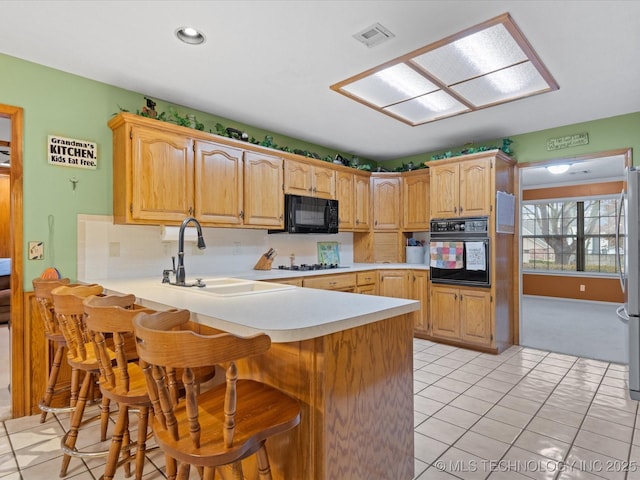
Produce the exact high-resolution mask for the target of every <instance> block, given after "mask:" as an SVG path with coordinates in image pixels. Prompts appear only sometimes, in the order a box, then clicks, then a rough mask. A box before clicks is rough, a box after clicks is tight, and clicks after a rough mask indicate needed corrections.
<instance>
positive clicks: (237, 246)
mask: <svg viewBox="0 0 640 480" xmlns="http://www.w3.org/2000/svg"><path fill="white" fill-rule="evenodd" d="M233 254H234V255H240V242H233Z"/></svg>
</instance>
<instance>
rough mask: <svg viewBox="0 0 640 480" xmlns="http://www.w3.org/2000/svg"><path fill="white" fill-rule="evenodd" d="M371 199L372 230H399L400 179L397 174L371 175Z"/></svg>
mask: <svg viewBox="0 0 640 480" xmlns="http://www.w3.org/2000/svg"><path fill="white" fill-rule="evenodd" d="M371 189H372V192H371V197H372V208H373V229H374V230H400V224H401V223H402V209H401V205H402V203H401V199H402V192H401V189H402V177H401V176H400V174H399V173H398V174H397V173H373V174H372V175H371Z"/></svg>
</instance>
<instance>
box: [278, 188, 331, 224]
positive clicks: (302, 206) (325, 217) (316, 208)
mask: <svg viewBox="0 0 640 480" xmlns="http://www.w3.org/2000/svg"><path fill="white" fill-rule="evenodd" d="M278 232H288V233H338V201H337V200H332V199H328V198H315V197H303V196H300V195H289V194H286V195H285V196H284V230H269V233H278Z"/></svg>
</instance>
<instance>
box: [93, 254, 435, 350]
mask: <svg viewBox="0 0 640 480" xmlns="http://www.w3.org/2000/svg"><path fill="white" fill-rule="evenodd" d="M367 265H369V264H367ZM370 265H371V266H368V267H362V264H359V265H358V267H349V268H340V269H337V271H339V272H341V273H342V272H345V271H361V270H370V269H372V268H381V265H380V264H370ZM384 265H386V266H388V267H386V268H399V267H391V265H392V264H384ZM402 265H405V267H404V268H407V267H406V265H407V264H402ZM419 266H420V265H415V266H411V268H414V267H419ZM361 267H362V268H361ZM422 267H425V266H424V265H422ZM252 272H255V273H256V276H252V277H251V278H249V276H248V275H244V274H243V275H239V274H237V273H236V274H234V275H224V274H220V273H216V274H215V275H211V276H209V278H211V277H214V276H215V277H220V276H234V277H238V278H246V279H250V280H266V279H268V278H271V279H275V278H286V277H287V276H295V277H297V276H303V275H309V274H315V275H317V274H318V271H315V272H300V271H286V270H272V271H252ZM323 272H335V270H324V271H323ZM269 275H271V276H270V277H269ZM203 278H205V279H206V278H207V276H205V277H203ZM193 280H194V278H189V277H188V278H187V282H190V281H193ZM90 281H91V282H93V283H98V284H100V285H102V286H104V288H105V289H106V290H108V291H109V292H111V293H121V294H130V293H131V294H134V295H135V296H136V297H137V299H138V303H140V304H142V305H144V306H147V307H149V308H154V309H157V310H167V309H169V308H185V309H188V310H190V311H191V313H192V319H193V320H194V321H196V322H198V323H202V324H205V325H209V326H212V327H214V328H217V329H220V330H224V331H227V332H230V333H233V334H236V335H241V336H247V335H253V334H255V333H259V332H264V333H266V334H267V335H269V336H270V337H271V340H272V341H273V342H274V343H286V342H294V341H300V340H307V339H310V338H316V337H320V336H323V335H327V334H331V333H335V332H339V331H342V330H346V329H349V328H354V327H358V326H361V325H366V324H368V323H373V322H376V321H379V320H384V319H386V318H390V317H395V316H398V315H402V314H405V313H410V312H413V311H416V310H418V309H419V307H420V302H418V301H414V300H404V299H399V298H390V297H379V296H373V295H359V294H355V293H345V292H333V291H328V290H317V289H314V288H301V287H291V288H290V289H287V290H282V291H273V292H266V293H257V294H251V295H241V296H235V297H217V296H213V295H211V294H208V293H206V292H202V291H198V289H197V288H196V287H191V288H185V287H176V286H174V285H168V284H162V283H161V278H160V277H159V276H158V277H157V278H137V279H92V280H90Z"/></svg>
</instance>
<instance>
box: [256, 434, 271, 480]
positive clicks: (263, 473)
mask: <svg viewBox="0 0 640 480" xmlns="http://www.w3.org/2000/svg"><path fill="white" fill-rule="evenodd" d="M256 457H257V460H258V478H260V480H271V465H269V456H268V455H267V446H266V445H265V444H264V443H263V444H262V446H261V447H260V450H258V451H257V452H256Z"/></svg>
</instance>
